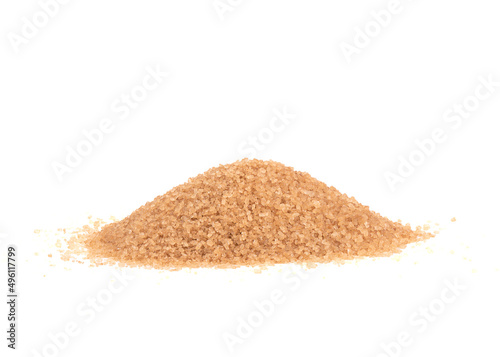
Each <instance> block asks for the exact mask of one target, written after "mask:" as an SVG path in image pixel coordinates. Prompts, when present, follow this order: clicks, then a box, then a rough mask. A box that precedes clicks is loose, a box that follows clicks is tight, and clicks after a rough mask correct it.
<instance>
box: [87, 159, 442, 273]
mask: <svg viewBox="0 0 500 357" xmlns="http://www.w3.org/2000/svg"><path fill="white" fill-rule="evenodd" d="M432 236H433V235H432V234H431V233H428V232H426V231H424V230H422V229H421V228H420V227H417V229H416V230H413V229H412V228H411V227H410V226H409V225H402V224H401V223H397V222H392V221H391V220H389V219H387V218H385V217H383V216H381V215H380V214H378V213H375V212H372V211H370V209H369V208H368V207H367V206H364V205H362V204H360V203H358V202H357V201H356V200H355V199H354V198H352V197H348V196H346V195H345V194H342V193H340V192H339V191H338V190H337V189H335V188H334V187H328V186H327V185H326V184H324V183H322V182H320V181H318V180H316V179H314V178H312V177H311V176H310V175H309V174H307V173H304V172H298V171H295V170H293V168H291V167H287V166H285V165H283V164H280V163H277V162H274V161H261V160H248V159H244V160H241V161H237V162H235V163H232V164H229V165H220V166H219V167H215V168H212V169H210V170H208V171H207V172H205V173H203V174H200V175H198V176H196V177H194V178H191V179H189V181H188V182H187V183H184V184H182V185H179V186H177V187H175V188H173V189H172V190H170V191H168V192H167V193H165V194H164V195H162V196H158V197H156V198H155V199H154V200H153V201H151V202H148V203H146V204H145V205H143V206H141V207H140V208H138V209H137V210H136V211H134V212H133V213H132V214H131V215H130V216H128V217H126V218H125V219H123V220H121V221H118V222H115V223H110V224H108V225H105V226H103V227H102V228H101V229H99V228H96V229H91V230H89V231H87V232H86V233H84V234H81V235H80V236H79V239H80V242H81V243H82V244H83V247H84V250H85V251H86V252H85V254H86V258H88V259H90V260H91V261H92V262H94V263H97V264H114V263H119V264H122V265H129V266H146V267H154V268H162V269H179V268H184V267H191V268H194V267H237V266H257V265H272V264H280V263H320V262H331V261H337V262H338V261H344V260H348V259H354V258H360V257H375V256H387V255H390V254H392V253H396V252H400V251H401V249H402V248H404V247H405V246H406V245H407V244H409V243H413V242H416V241H420V240H423V239H426V238H429V237H432Z"/></svg>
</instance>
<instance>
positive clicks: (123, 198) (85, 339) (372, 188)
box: [0, 0, 500, 356]
mask: <svg viewBox="0 0 500 357" xmlns="http://www.w3.org/2000/svg"><path fill="white" fill-rule="evenodd" d="M223 3H224V4H232V5H227V6H230V7H231V11H228V12H225V13H224V14H223V16H222V17H221V16H219V14H218V12H217V11H216V9H215V8H214V6H213V4H212V2H211V1H210V0H206V1H194V2H192V1H184V2H181V1H177V2H174V1H164V2H162V1H153V0H146V1H140V2H139V1H117V0H115V1H106V2H102V1H76V0H75V1H70V2H68V3H67V4H64V5H60V6H59V9H56V10H57V11H56V10H54V13H53V16H52V17H50V18H49V19H48V22H47V25H46V26H44V27H41V28H39V29H38V31H37V33H36V34H35V35H33V36H31V37H32V38H29V39H26V40H25V41H24V42H23V43H21V44H20V45H19V46H14V45H13V43H12V38H13V37H12V36H14V35H13V34H15V35H17V36H22V30H23V26H26V25H23V24H25V23H24V22H23V18H24V17H25V18H27V19H28V21H33V20H32V19H33V16H35V15H36V14H37V13H39V12H40V11H41V8H40V4H39V3H38V2H36V1H27V0H23V1H15V2H5V1H4V2H2V4H1V5H0V26H1V30H2V38H3V40H2V42H1V43H0V98H1V105H0V120H1V130H0V167H1V171H0V183H1V184H0V202H1V205H0V232H1V233H2V236H1V238H0V239H1V240H2V248H1V249H2V250H1V251H2V253H1V259H2V262H3V263H2V269H5V255H6V245H7V244H16V245H17V246H18V251H19V252H18V254H19V260H18V264H19V285H18V289H19V292H20V300H19V303H20V305H19V315H20V317H19V319H20V323H19V328H20V331H19V346H18V347H19V349H18V350H17V351H15V352H14V353H12V355H22V356H35V355H36V353H35V352H34V351H38V352H37V353H40V354H42V353H43V350H44V348H45V352H46V353H45V355H46V356H48V355H60V356H89V355H97V356H104V355H109V354H112V355H125V356H128V355H139V354H140V355H146V356H196V355H207V356H225V355H229V354H230V352H229V349H228V347H227V344H226V343H225V342H224V337H223V336H224V333H231V334H234V335H236V329H237V327H238V324H239V320H238V318H241V319H243V320H245V319H247V318H248V316H249V314H251V313H252V312H254V311H256V308H255V307H254V305H253V302H254V301H258V302H262V301H263V300H265V299H269V297H270V294H271V292H272V291H273V290H274V289H279V291H281V292H283V294H284V299H285V301H284V302H282V303H281V304H278V305H276V306H275V310H274V313H273V314H272V315H271V316H269V317H265V319H264V321H262V322H261V323H260V325H259V326H257V327H256V328H255V330H254V332H253V333H252V334H251V336H250V337H248V338H245V339H243V342H242V343H238V344H237V345H236V346H235V348H234V352H233V353H234V354H235V355H239V356H255V355H261V356H276V355H283V356H299V355H306V354H307V355H312V356H336V355H341V356H378V355H381V356H382V355H388V354H387V353H386V354H383V353H384V350H383V347H382V344H390V343H391V341H395V340H396V339H397V336H398V334H400V333H401V332H402V331H407V332H408V333H409V336H410V338H411V340H412V342H411V343H410V344H409V345H408V346H405V347H403V348H401V350H398V348H396V347H395V349H394V354H393V355H401V356H403V355H404V356H442V355H453V356H470V355H488V356H497V355H499V353H500V347H499V345H498V336H499V333H500V327H499V324H498V321H499V319H500V308H499V305H498V301H500V288H499V284H500V275H499V267H500V265H499V262H498V251H499V243H498V239H499V234H498V213H499V208H498V202H499V200H500V193H499V189H498V182H500V175H499V170H498V153H499V148H500V144H499V141H498V140H497V136H498V130H499V129H500V126H499V124H498V123H499V118H500V87H496V88H495V89H494V90H493V93H492V94H491V96H490V97H489V98H488V99H485V100H481V101H479V104H478V109H477V110H475V111H474V112H473V113H470V116H469V117H468V118H467V119H465V120H464V121H463V123H462V125H460V126H459V127H458V128H454V127H453V126H452V124H453V123H449V122H446V121H445V120H444V119H443V114H444V113H445V112H446V111H447V110H448V109H453V108H454V106H455V105H461V104H462V103H463V101H464V100H465V99H466V98H468V97H469V96H470V95H474V92H475V89H476V87H477V86H478V85H479V83H480V80H479V78H483V79H487V78H488V77H491V78H493V80H496V81H500V49H499V41H498V34H499V33H500V22H499V21H498V13H499V10H500V8H499V6H498V4H497V3H496V2H494V1H487V0H480V1H451V0H447V1H439V2H433V1H429V0H427V1H425V0H420V1H408V0H401V2H400V4H399V9H400V11H399V13H397V14H393V15H391V19H390V20H388V23H387V24H386V25H387V26H386V27H384V28H380V26H379V29H380V33H379V34H375V35H374V34H373V33H372V35H373V36H371V37H370V38H369V43H368V44H367V45H366V46H365V47H364V48H362V49H359V50H358V52H359V53H356V54H354V55H352V56H351V57H349V59H350V60H351V61H350V63H349V61H348V58H347V57H346V56H345V55H344V54H343V52H342V50H341V46H342V44H343V43H344V44H350V45H353V43H354V37H355V35H356V34H357V33H358V32H357V28H359V29H361V31H364V29H365V26H367V24H369V25H368V26H373V23H370V21H372V20H373V15H372V14H371V12H372V11H376V12H377V13H378V12H380V11H385V9H388V7H389V5H388V4H389V3H388V2H386V1H357V2H350V1H345V0H344V1H336V2H328V1H310V2H306V1H301V2H299V1H284V0H282V1H272V2H269V1H250V0H244V1H242V2H241V3H236V2H234V1H233V2H223ZM42 17H43V16H42ZM41 20H42V21H43V18H41ZM374 26H375V27H374V28H373V29H374V30H373V31H376V30H377V28H376V26H377V25H374ZM358 36H360V35H359V33H358ZM16 49H17V50H18V51H16ZM148 66H150V67H152V68H154V67H156V66H160V67H161V69H162V70H163V71H168V72H169V74H170V75H169V77H168V78H166V79H165V80H164V81H163V83H162V84H161V85H160V86H159V87H158V88H157V89H155V90H152V91H150V92H148V93H147V99H146V100H145V101H143V102H141V103H139V105H138V107H137V108H136V109H134V110H132V111H131V113H130V115H129V116H128V117H126V118H125V119H124V120H121V119H119V115H118V114H117V113H116V112H113V111H112V109H111V105H112V103H113V102H114V101H115V100H116V99H118V98H120V96H121V95H122V94H127V93H130V92H131V91H132V90H133V89H134V88H135V87H136V86H137V85H139V84H141V82H142V80H143V79H144V77H145V76H146V75H147V70H146V68H147V67H148ZM483 94H484V92H483ZM469 99H470V98H469ZM284 107H285V108H286V109H287V110H288V112H290V113H293V114H294V115H295V117H294V119H293V120H292V121H291V122H290V124H289V125H286V126H285V127H284V129H283V130H282V131H281V132H279V133H275V134H274V137H273V138H272V140H269V142H268V143H266V144H265V145H264V147H263V150H261V151H259V152H258V154H257V157H258V158H262V159H273V160H276V161H279V162H282V163H284V164H286V165H289V166H293V167H295V168H296V169H297V170H301V171H307V172H309V173H310V174H311V175H312V176H313V177H316V178H318V179H319V180H321V181H324V182H326V183H327V184H329V185H333V186H335V187H336V188H338V189H339V190H340V191H342V192H345V193H347V194H348V195H351V196H354V197H356V199H358V201H360V202H361V203H364V204H367V205H369V206H370V207H371V208H372V209H373V210H375V211H377V212H380V213H382V214H383V215H386V216H388V217H390V218H391V219H394V220H396V219H402V220H403V221H404V222H409V223H411V224H413V225H417V224H424V223H426V222H427V221H428V220H429V221H431V224H432V225H433V226H434V223H439V224H440V226H439V227H442V228H443V230H442V232H441V234H439V235H438V236H437V237H436V238H435V239H433V240H431V241H429V242H427V243H425V244H423V245H421V246H419V247H414V248H409V249H408V250H407V251H405V253H404V255H403V256H401V257H399V258H397V259H395V258H385V259H379V260H376V261H372V260H366V261H363V262H360V263H358V264H353V263H350V264H347V265H345V266H341V267H338V266H334V265H332V266H329V265H327V266H322V267H319V268H317V269H314V270H307V271H306V272H305V273H302V274H305V275H307V279H303V278H300V279H299V280H298V282H297V280H294V281H295V283H293V284H292V283H290V281H289V280H287V279H289V278H290V275H289V274H288V273H289V269H291V267H281V268H280V269H271V270H269V271H264V272H263V273H261V274H255V273H254V272H253V271H248V270H245V269H239V270H232V271H224V270H222V271H188V272H155V271H142V270H139V271H136V272H135V273H134V274H135V278H134V279H133V280H132V281H131V282H130V283H129V284H128V286H127V287H125V288H124V289H123V291H121V292H120V293H117V294H115V295H113V297H112V301H111V302H110V303H109V304H107V305H105V306H104V307H103V309H102V311H99V312H96V316H95V319H94V320H93V321H92V322H90V323H87V322H86V321H85V318H84V317H82V316H80V315H79V314H78V313H77V310H78V307H79V306H81V304H82V303H83V304H85V303H86V301H87V299H88V298H92V297H95V296H96V295H98V294H105V293H102V291H103V289H104V290H105V289H106V288H107V284H108V281H109V280H110V278H111V277H113V275H112V273H113V271H115V270H116V269H112V268H88V267H85V266H80V265H78V264H63V263H62V262H60V261H59V260H58V258H57V254H56V251H55V248H54V246H53V239H52V238H51V233H50V232H53V231H55V230H57V228H64V227H74V226H75V225H81V224H84V223H86V220H87V215H89V214H91V215H93V216H94V217H102V218H107V217H109V216H110V215H115V216H116V217H118V218H123V217H125V216H126V215H127V214H129V213H130V212H131V211H133V210H134V209H135V208H137V207H138V206H140V205H141V204H143V203H145V202H146V201H148V200H152V199H153V198H154V197H155V196H157V195H160V194H163V193H164V192H166V191H167V190H169V189H170V188H172V187H173V186H176V185H178V184H180V183H183V182H185V181H186V180H187V179H188V178H189V177H192V176H195V175H197V174H198V173H201V172H203V171H205V170H207V169H208V168H210V167H213V166H215V165H218V164H220V163H229V162H232V161H234V160H236V159H238V158H241V157H242V156H243V155H242V153H241V152H239V151H238V147H239V146H240V145H245V142H246V141H247V140H248V138H249V136H256V135H258V134H261V135H262V133H263V130H264V131H266V130H267V129H265V128H269V125H270V122H271V120H272V118H273V116H274V114H273V110H278V111H281V110H282V109H283V108H284ZM103 118H109V119H110V120H111V121H112V122H113V125H114V130H113V131H112V132H111V133H109V134H105V135H104V138H103V140H102V143H101V144H100V145H98V146H96V147H94V149H93V151H92V153H91V154H90V155H88V156H87V157H84V158H83V159H82V162H81V163H80V164H79V165H77V166H76V167H75V168H73V169H72V172H71V173H66V174H64V175H63V176H62V180H61V181H60V180H58V177H57V175H56V173H55V172H54V170H53V164H54V162H59V163H62V164H64V163H65V157H66V155H67V150H68V149H67V148H68V146H69V147H71V148H75V147H76V146H77V145H78V143H80V142H81V141H82V140H84V139H85V137H84V136H83V134H82V131H83V130H93V129H96V128H98V126H99V122H100V121H101V120H102V119H103ZM436 128H442V129H443V130H444V131H445V132H446V135H447V139H446V140H445V141H444V142H443V143H440V144H438V145H436V147H435V148H434V150H433V152H432V153H431V154H430V155H429V156H428V157H426V158H425V159H424V160H423V163H422V164H421V165H420V166H418V167H417V168H416V169H415V171H414V173H413V174H411V175H410V176H409V177H408V178H406V179H405V182H403V183H400V184H398V185H396V187H395V190H394V191H391V189H390V187H389V185H388V183H387V181H386V178H385V177H384V175H385V174H386V173H387V172H389V171H390V172H393V173H396V174H397V172H398V171H397V170H398V164H399V158H398V157H399V156H400V155H401V156H402V157H405V158H408V157H409V155H410V153H411V152H412V150H415V149H416V148H417V146H416V144H415V140H423V139H425V138H429V137H430V136H431V133H432V132H433V130H435V129H436ZM267 133H268V131H267ZM452 217H456V219H457V222H455V223H451V221H450V220H451V218H452ZM35 229H41V230H46V231H48V233H47V232H45V235H44V236H45V238H42V236H43V235H42V236H41V235H36V234H34V233H33V231H34V230H35ZM35 253H37V254H38V255H35ZM48 254H54V257H53V258H49V257H48ZM116 272H117V273H120V271H119V270H116ZM128 273H129V274H130V273H131V272H130V271H129V272H128ZM132 273H133V272H132ZM1 275H2V276H4V277H5V273H2V274H1ZM284 279H285V280H284ZM455 280H457V281H459V282H460V284H462V285H464V286H465V287H466V289H465V290H464V291H463V292H461V293H460V294H459V296H458V297H457V298H456V299H455V301H454V302H453V303H446V304H444V305H443V303H441V305H439V304H440V303H439V301H438V302H436V299H441V297H440V296H441V292H442V291H443V289H446V286H447V285H446V284H448V283H452V282H453V281H455ZM287 281H288V282H287ZM447 281H448V283H447ZM1 284H2V285H3V286H4V287H5V288H6V281H5V279H2V283H1ZM1 291H2V294H3V291H4V288H2V289H1ZM103 296H104V295H103ZM432 303H434V304H435V306H444V307H443V309H444V310H443V311H441V312H440V314H439V316H437V317H435V320H433V321H432V322H429V323H428V326H426V328H423V331H419V330H418V328H417V327H416V326H413V325H412V324H411V322H410V318H411V316H413V314H415V313H418V312H419V308H422V307H423V308H425V307H428V306H429V304H432ZM436 304H437V305H436ZM3 305H4V304H3ZM5 307H6V306H5V305H4V308H5ZM6 313H7V311H6V310H5V311H4V310H3V309H2V310H1V316H0V320H1V321H2V322H1V326H2V331H4V329H6V326H7V321H6V320H7V319H6ZM72 322H73V323H75V324H76V325H77V326H78V327H79V329H80V333H79V335H78V336H76V337H71V338H70V339H69V340H68V341H65V339H64V338H61V341H63V342H64V343H63V344H62V345H61V346H62V347H61V348H60V349H58V351H55V350H54V349H51V348H50V347H47V346H50V344H51V343H52V342H51V339H50V335H51V334H52V335H57V334H58V333H60V332H61V331H63V330H64V328H65V326H66V325H67V324H68V323H72ZM1 340H2V341H3V342H2V346H1V347H0V350H1V351H2V352H1V355H2V356H3V355H7V353H5V351H7V348H6V346H5V345H6V340H5V338H4V334H2V339H1ZM47 348H48V349H47ZM10 352H11V351H9V353H10Z"/></svg>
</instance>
